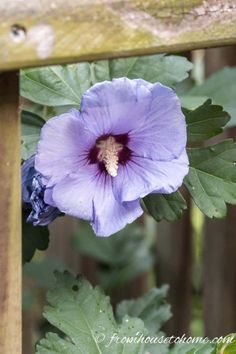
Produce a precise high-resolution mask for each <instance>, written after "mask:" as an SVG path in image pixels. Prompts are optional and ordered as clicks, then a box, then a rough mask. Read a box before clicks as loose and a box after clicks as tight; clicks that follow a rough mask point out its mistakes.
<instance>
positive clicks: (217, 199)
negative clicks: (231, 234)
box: [184, 139, 236, 218]
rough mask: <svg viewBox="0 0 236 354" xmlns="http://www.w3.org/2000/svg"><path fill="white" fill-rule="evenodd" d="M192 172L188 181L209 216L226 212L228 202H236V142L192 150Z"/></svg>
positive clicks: (200, 206) (190, 150)
mask: <svg viewBox="0 0 236 354" xmlns="http://www.w3.org/2000/svg"><path fill="white" fill-rule="evenodd" d="M188 156H189V161H190V169H189V174H188V175H187V177H185V180H184V184H185V186H186V187H187V188H188V190H189V192H190V194H191V196H192V198H193V200H194V202H195V203H196V205H197V206H198V207H199V209H200V210H201V211H202V212H203V213H204V214H205V215H207V216H208V217H210V218H212V217H217V218H221V217H224V216H225V215H226V210H227V209H226V203H230V204H236V165H235V160H236V144H235V143H234V142H233V140H231V139H229V140H225V141H222V142H220V143H219V144H216V145H214V146H210V147H203V148H194V149H188Z"/></svg>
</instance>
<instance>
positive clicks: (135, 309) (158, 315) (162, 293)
mask: <svg viewBox="0 0 236 354" xmlns="http://www.w3.org/2000/svg"><path fill="white" fill-rule="evenodd" d="M167 291H168V286H166V285H163V286H162V287H161V288H159V289H157V288H152V289H150V290H149V291H148V292H147V293H146V294H144V295H143V296H141V297H139V298H138V299H135V300H124V301H122V302H121V303H119V304H118V305H117V309H116V317H117V319H118V321H119V322H120V321H121V320H122V318H123V317H124V316H125V315H129V316H130V317H138V318H141V319H142V320H143V322H144V325H145V327H146V328H147V330H148V333H149V335H155V334H158V332H159V330H160V329H161V327H162V326H163V324H164V323H165V322H167V321H168V320H169V318H170V317H171V312H170V305H169V304H167V303H166V300H165V299H166V296H167Z"/></svg>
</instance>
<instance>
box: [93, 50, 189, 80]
mask: <svg viewBox="0 0 236 354" xmlns="http://www.w3.org/2000/svg"><path fill="white" fill-rule="evenodd" d="M191 69H192V64H191V63H190V62H189V61H188V60H187V59H186V58H184V57H181V56H176V55H170V56H166V55H164V54H160V55H146V56H140V57H132V58H122V59H112V60H110V61H108V60H102V61H98V62H95V63H93V64H92V82H93V84H94V83H96V82H100V81H104V80H111V79H113V78H118V77H128V78H130V79H137V78H142V79H144V80H146V81H149V82H157V81H159V82H161V83H162V84H163V85H167V86H173V85H175V84H176V83H178V82H180V81H182V80H184V79H185V78H186V77H188V71H189V70H191Z"/></svg>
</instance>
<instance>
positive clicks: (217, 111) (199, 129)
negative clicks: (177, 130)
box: [183, 99, 230, 143]
mask: <svg viewBox="0 0 236 354" xmlns="http://www.w3.org/2000/svg"><path fill="white" fill-rule="evenodd" d="M211 102H212V101H211V100H210V99H209V100H207V101H206V102H205V103H203V105H201V106H200V107H198V108H196V109H195V110H187V109H184V110H183V111H184V114H185V117H186V122H187V133H188V142H189V143H195V142H199V141H203V140H206V139H209V138H211V137H213V136H215V135H217V134H220V133H221V132H222V131H223V129H222V128H223V127H224V126H225V125H226V124H227V123H228V121H229V120H230V116H229V114H228V113H227V112H224V111H223V108H222V107H221V106H216V105H213V104H212V103H211Z"/></svg>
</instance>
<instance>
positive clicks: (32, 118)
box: [21, 110, 45, 135]
mask: <svg viewBox="0 0 236 354" xmlns="http://www.w3.org/2000/svg"><path fill="white" fill-rule="evenodd" d="M44 123H45V121H44V120H43V119H42V118H41V117H40V116H39V115H37V114H35V113H32V112H29V111H26V110H23V111H22V112H21V132H22V135H32V134H38V133H39V132H40V130H41V128H42V126H43V125H44Z"/></svg>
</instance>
